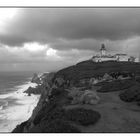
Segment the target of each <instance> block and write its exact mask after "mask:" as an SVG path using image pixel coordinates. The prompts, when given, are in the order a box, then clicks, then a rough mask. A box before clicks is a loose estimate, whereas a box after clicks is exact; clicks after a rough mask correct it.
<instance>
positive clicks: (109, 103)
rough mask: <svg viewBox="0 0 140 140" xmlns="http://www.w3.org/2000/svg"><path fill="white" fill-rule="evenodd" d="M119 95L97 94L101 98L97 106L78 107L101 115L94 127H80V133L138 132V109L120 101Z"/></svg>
mask: <svg viewBox="0 0 140 140" xmlns="http://www.w3.org/2000/svg"><path fill="white" fill-rule="evenodd" d="M119 93H120V92H110V93H98V95H99V96H100V98H101V101H100V103H99V104H97V105H78V106H80V107H83V108H86V109H93V110H96V111H98V112H100V114H101V119H100V120H99V121H98V122H97V123H96V124H95V125H94V126H93V125H91V126H88V127H81V129H82V132H140V107H139V106H137V105H136V104H133V103H125V102H123V101H121V100H120V98H119V96H118V95H119Z"/></svg>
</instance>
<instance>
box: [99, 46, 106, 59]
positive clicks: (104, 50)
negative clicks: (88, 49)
mask: <svg viewBox="0 0 140 140" xmlns="http://www.w3.org/2000/svg"><path fill="white" fill-rule="evenodd" d="M100 53H101V57H102V56H105V55H106V48H105V45H104V44H102V45H101V49H100Z"/></svg>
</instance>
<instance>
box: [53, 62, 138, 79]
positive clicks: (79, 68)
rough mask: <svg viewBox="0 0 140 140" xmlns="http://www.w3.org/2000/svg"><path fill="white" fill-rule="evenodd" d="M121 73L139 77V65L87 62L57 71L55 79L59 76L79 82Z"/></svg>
mask: <svg viewBox="0 0 140 140" xmlns="http://www.w3.org/2000/svg"><path fill="white" fill-rule="evenodd" d="M122 71H127V72H132V73H135V74H136V75H140V63H132V62H114V61H107V62H100V63H95V62H92V61H91V60H88V61H83V62H80V63H77V64H76V65H73V66H70V67H67V68H64V69H62V70H60V71H58V72H57V73H56V77H59V76H60V77H64V78H65V79H69V80H80V79H85V78H91V77H96V76H103V75H104V74H105V73H111V72H122Z"/></svg>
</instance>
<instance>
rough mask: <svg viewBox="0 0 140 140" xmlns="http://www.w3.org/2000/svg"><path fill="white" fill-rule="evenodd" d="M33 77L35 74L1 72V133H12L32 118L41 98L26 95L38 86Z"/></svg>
mask: <svg viewBox="0 0 140 140" xmlns="http://www.w3.org/2000/svg"><path fill="white" fill-rule="evenodd" d="M32 76H33V72H0V132H11V131H12V130H13V129H14V128H15V127H16V125H18V124H20V123H22V122H23V121H26V120H27V119H28V118H29V117H30V116H31V114H32V111H33V109H34V107H35V106H36V105H37V102H38V100H39V96H40V95H31V96H28V95H27V94H26V93H24V91H25V90H26V89H27V88H28V87H29V86H32V87H35V86H36V84H34V83H31V82H30V81H31V78H32Z"/></svg>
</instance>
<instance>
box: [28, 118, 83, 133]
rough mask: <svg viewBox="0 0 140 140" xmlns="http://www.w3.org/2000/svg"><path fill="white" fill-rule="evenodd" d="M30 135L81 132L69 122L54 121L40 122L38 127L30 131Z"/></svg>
mask: <svg viewBox="0 0 140 140" xmlns="http://www.w3.org/2000/svg"><path fill="white" fill-rule="evenodd" d="M30 132H31V133H80V132H81V131H80V130H79V129H78V128H77V127H75V126H73V125H71V123H70V122H68V121H64V120H62V119H54V120H52V121H49V122H46V121H42V122H41V123H40V124H39V125H37V126H35V127H34V128H32V129H31V130H30Z"/></svg>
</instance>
